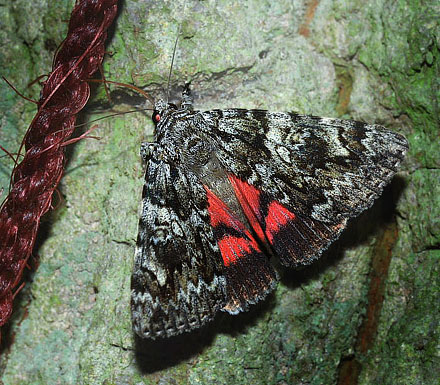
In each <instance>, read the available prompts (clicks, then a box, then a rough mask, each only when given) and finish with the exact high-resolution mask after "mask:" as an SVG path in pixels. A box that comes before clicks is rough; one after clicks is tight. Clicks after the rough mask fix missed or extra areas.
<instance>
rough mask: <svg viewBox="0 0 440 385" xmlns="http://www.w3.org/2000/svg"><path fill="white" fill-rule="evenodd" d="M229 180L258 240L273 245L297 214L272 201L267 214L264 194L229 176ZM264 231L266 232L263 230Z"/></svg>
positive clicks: (233, 176)
mask: <svg viewBox="0 0 440 385" xmlns="http://www.w3.org/2000/svg"><path fill="white" fill-rule="evenodd" d="M229 180H230V181H231V183H232V186H233V187H234V191H235V195H236V196H237V199H238V201H239V202H240V205H241V206H242V208H243V211H244V213H245V215H246V217H247V218H248V220H249V223H250V224H251V226H252V228H253V229H254V231H255V233H256V234H257V236H258V238H259V239H260V240H261V241H263V242H264V240H265V239H267V240H268V241H269V243H270V244H272V243H273V240H274V236H275V235H276V234H277V233H278V232H279V231H280V230H281V229H282V228H283V226H286V225H287V224H288V222H289V221H293V220H295V218H296V217H295V214H294V213H292V212H291V211H289V210H287V209H286V208H285V207H284V206H283V205H282V204H281V203H279V202H277V201H274V200H273V201H271V202H270V203H269V204H268V205H267V208H266V210H267V211H266V210H264V211H266V212H265V213H263V212H262V211H263V208H262V199H261V198H262V196H263V193H262V192H261V191H259V190H258V189H257V188H255V187H254V186H251V185H250V184H249V183H247V182H244V181H242V180H240V179H239V178H237V177H236V176H235V175H232V174H231V175H229ZM263 229H264V230H263Z"/></svg>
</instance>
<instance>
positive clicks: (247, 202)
mask: <svg viewBox="0 0 440 385" xmlns="http://www.w3.org/2000/svg"><path fill="white" fill-rule="evenodd" d="M228 178H229V181H230V182H231V184H232V187H233V188H234V192H235V196H236V197H237V199H238V201H239V202H240V205H241V207H242V209H243V212H244V214H245V215H246V218H247V219H248V221H249V223H250V225H251V227H252V229H253V230H254V231H255V233H256V235H257V237H258V238H259V239H260V240H262V241H263V240H264V232H263V229H262V228H261V224H262V223H264V221H263V217H262V216H261V209H260V191H259V190H257V189H256V188H255V187H254V186H251V185H250V184H248V183H246V182H243V181H242V180H241V179H238V178H237V177H236V176H235V175H233V174H230V175H228Z"/></svg>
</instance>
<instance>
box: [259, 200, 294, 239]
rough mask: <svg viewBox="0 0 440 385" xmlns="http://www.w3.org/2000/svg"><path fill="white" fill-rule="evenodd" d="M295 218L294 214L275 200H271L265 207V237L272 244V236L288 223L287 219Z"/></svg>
mask: <svg viewBox="0 0 440 385" xmlns="http://www.w3.org/2000/svg"><path fill="white" fill-rule="evenodd" d="M294 219H295V214H294V213H292V212H290V211H289V210H287V209H286V208H285V207H284V206H283V205H281V204H280V203H278V202H277V201H272V202H271V203H270V204H269V207H268V209H267V217H266V237H267V239H268V241H269V242H270V243H271V244H272V243H273V238H274V236H275V235H276V234H277V233H278V232H279V231H280V229H282V228H283V227H284V226H286V225H287V224H288V222H289V221H293V220H294Z"/></svg>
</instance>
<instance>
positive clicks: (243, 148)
mask: <svg viewBox="0 0 440 385" xmlns="http://www.w3.org/2000/svg"><path fill="white" fill-rule="evenodd" d="M200 120H202V121H204V124H200V127H201V128H202V129H203V128H205V130H204V131H205V134H206V135H207V136H208V137H209V138H210V140H212V141H213V142H215V147H216V150H217V157H218V159H219V160H220V162H221V163H222V165H223V167H225V169H226V170H227V171H228V172H229V173H232V174H234V175H236V176H237V177H239V178H240V179H242V180H244V181H246V182H247V183H249V184H250V185H252V186H254V187H255V188H257V189H258V190H259V191H261V194H262V196H261V197H260V200H261V202H260V205H261V208H262V210H263V211H264V207H265V205H266V206H267V205H268V204H269V203H270V202H271V201H277V202H279V203H281V204H282V205H283V206H285V207H286V208H287V209H288V210H290V211H291V212H292V213H294V214H295V216H296V218H297V220H296V221H291V222H290V223H289V224H288V226H287V228H284V229H280V235H281V236H280V237H279V239H275V240H274V242H271V243H272V246H275V251H276V253H277V254H279V256H280V258H281V261H282V262H283V263H284V264H286V265H298V264H306V263H310V261H311V260H312V259H313V258H314V257H316V256H317V255H319V254H320V252H321V251H322V250H323V249H325V248H326V247H327V246H328V244H329V243H331V241H332V240H334V239H335V238H336V237H337V236H338V234H339V233H340V231H341V230H342V229H343V228H344V227H345V224H346V221H347V219H348V218H350V217H354V216H356V215H358V214H359V213H360V212H362V211H363V210H365V209H366V208H368V207H370V206H371V204H372V203H373V201H374V199H376V198H377V197H378V196H379V195H380V194H381V192H382V190H383V187H384V186H385V185H386V184H387V183H388V182H389V181H390V180H391V178H392V176H393V175H394V174H395V172H396V171H397V168H398V166H399V164H400V163H401V161H402V159H403V158H404V156H405V153H406V151H407V149H408V144H407V141H406V139H405V138H404V137H403V136H402V135H400V134H397V133H395V132H392V131H390V130H387V129H385V128H384V127H382V126H379V125H368V124H364V123H361V122H355V121H349V120H340V119H331V118H320V117H314V116H307V115H299V114H295V113H272V112H267V111H261V110H241V109H228V110H213V111H206V112H201V113H200ZM260 214H261V215H263V216H264V217H267V215H268V212H267V211H265V212H262V213H260ZM263 222H264V221H263ZM261 225H262V226H264V225H265V223H261ZM285 227H286V226H285ZM281 230H282V231H281ZM286 236H287V237H288V238H289V236H290V239H286ZM275 241H277V242H275ZM289 249H290V251H289ZM286 253H287V254H289V255H283V254H286ZM280 254H281V255H280Z"/></svg>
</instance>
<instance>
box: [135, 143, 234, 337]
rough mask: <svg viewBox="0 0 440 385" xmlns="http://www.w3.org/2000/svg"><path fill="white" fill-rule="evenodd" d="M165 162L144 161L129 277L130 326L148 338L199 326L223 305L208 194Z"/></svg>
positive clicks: (223, 288) (220, 267)
mask: <svg viewBox="0 0 440 385" xmlns="http://www.w3.org/2000/svg"><path fill="white" fill-rule="evenodd" d="M164 158H165V157H164V156H162V154H161V150H160V149H159V148H156V149H155V150H154V152H153V154H152V155H151V157H150V159H148V160H147V169H146V177H145V179H146V182H145V185H144V190H143V206H142V212H141V217H140V224H139V236H138V241H137V249H136V255H135V266H134V270H133V276H132V299H131V303H132V317H133V327H134V330H135V331H136V333H137V334H138V335H140V336H142V337H148V338H156V337H167V336H171V335H175V334H179V333H181V332H183V331H189V330H191V329H195V328H198V327H200V326H201V325H203V324H204V323H206V322H207V321H209V320H211V319H212V318H213V317H214V315H215V313H216V312H217V310H219V309H220V308H222V307H223V306H224V305H225V303H226V302H227V301H226V279H225V277H224V276H223V273H222V271H223V264H222V260H221V255H220V252H219V249H218V246H217V243H216V240H215V239H214V236H213V232H212V228H211V226H210V224H209V223H210V221H209V214H208V212H207V202H206V192H205V190H204V189H203V186H202V185H201V184H200V183H198V181H197V180H188V178H190V177H191V176H188V174H186V173H184V172H183V169H182V168H179V167H175V165H173V164H171V163H168V162H167V161H166V160H164Z"/></svg>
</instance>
